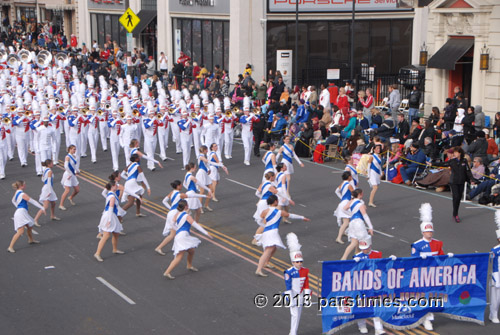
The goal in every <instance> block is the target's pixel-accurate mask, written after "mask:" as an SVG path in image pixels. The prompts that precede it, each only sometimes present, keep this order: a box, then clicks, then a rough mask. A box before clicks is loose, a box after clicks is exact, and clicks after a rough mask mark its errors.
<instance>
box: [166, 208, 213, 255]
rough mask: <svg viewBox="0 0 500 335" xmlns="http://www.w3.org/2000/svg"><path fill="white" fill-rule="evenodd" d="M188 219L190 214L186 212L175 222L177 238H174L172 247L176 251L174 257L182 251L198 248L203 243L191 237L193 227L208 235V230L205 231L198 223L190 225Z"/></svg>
mask: <svg viewBox="0 0 500 335" xmlns="http://www.w3.org/2000/svg"><path fill="white" fill-rule="evenodd" d="M187 217H188V214H187V213H186V212H182V213H180V214H179V215H178V216H177V220H176V221H175V226H174V229H175V238H174V245H173V247H172V250H173V251H174V256H175V255H177V254H178V253H179V252H181V251H185V250H189V249H193V248H196V247H197V246H198V245H199V244H200V243H201V241H200V240H199V239H198V238H196V237H194V236H191V234H190V230H191V226H193V227H195V228H196V229H197V230H199V231H200V232H202V233H203V234H205V235H208V233H207V232H206V230H205V229H203V228H202V227H201V226H200V225H199V224H197V223H196V222H193V223H192V224H189V222H187Z"/></svg>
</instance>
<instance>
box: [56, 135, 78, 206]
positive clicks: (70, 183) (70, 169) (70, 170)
mask: <svg viewBox="0 0 500 335" xmlns="http://www.w3.org/2000/svg"><path fill="white" fill-rule="evenodd" d="M75 155H76V147H75V146H74V145H73V144H71V145H70V146H69V147H68V154H67V155H66V158H65V159H64V170H65V171H64V174H63V176H62V179H61V184H62V185H63V187H64V193H63V194H62V196H61V202H60V203H59V209H60V210H62V211H65V210H66V207H64V201H65V200H66V197H67V196H68V194H69V192H70V191H71V188H73V193H72V194H71V196H69V197H68V200H69V202H70V203H71V204H72V205H73V206H74V205H75V202H74V201H73V199H74V198H75V196H76V195H77V194H78V192H80V186H78V185H79V182H78V179H77V178H76V174H77V173H80V164H78V160H77V157H76V156H75Z"/></svg>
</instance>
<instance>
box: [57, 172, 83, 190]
mask: <svg viewBox="0 0 500 335" xmlns="http://www.w3.org/2000/svg"><path fill="white" fill-rule="evenodd" d="M61 184H62V186H64V187H75V186H78V184H79V182H78V179H77V178H76V176H75V175H73V174H71V173H69V172H68V171H65V172H64V174H63V176H62V179H61Z"/></svg>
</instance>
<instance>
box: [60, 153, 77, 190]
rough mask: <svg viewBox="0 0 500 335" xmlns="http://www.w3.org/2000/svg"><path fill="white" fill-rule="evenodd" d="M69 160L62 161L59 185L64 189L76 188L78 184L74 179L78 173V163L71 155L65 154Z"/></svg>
mask: <svg viewBox="0 0 500 335" xmlns="http://www.w3.org/2000/svg"><path fill="white" fill-rule="evenodd" d="M66 157H69V160H67V161H66V160H65V161H64V174H63V176H62V179H61V184H62V186H64V187H75V186H78V184H79V182H78V179H77V178H76V174H77V173H78V172H79V169H78V161H77V159H76V157H75V156H73V155H72V154H69V153H68V154H67V155H66Z"/></svg>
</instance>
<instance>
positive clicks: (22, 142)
mask: <svg viewBox="0 0 500 335" xmlns="http://www.w3.org/2000/svg"><path fill="white" fill-rule="evenodd" d="M28 142H29V137H28V133H24V134H23V135H18V134H16V144H17V155H18V156H19V161H20V162H21V165H23V164H28V161H27V156H28Z"/></svg>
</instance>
